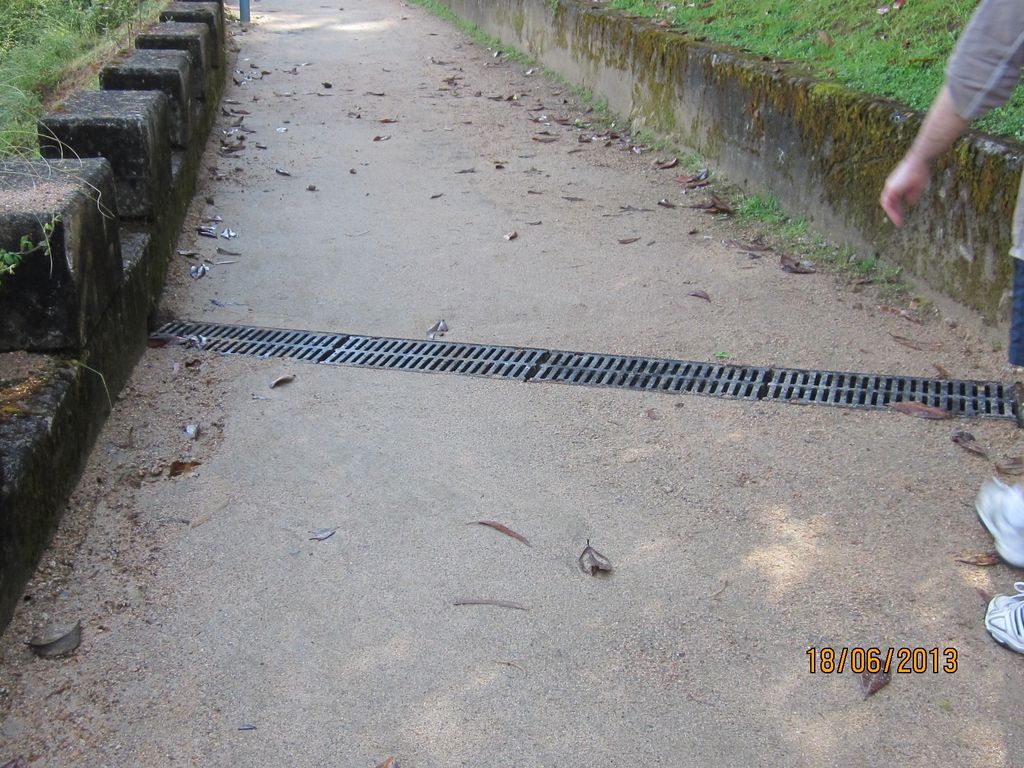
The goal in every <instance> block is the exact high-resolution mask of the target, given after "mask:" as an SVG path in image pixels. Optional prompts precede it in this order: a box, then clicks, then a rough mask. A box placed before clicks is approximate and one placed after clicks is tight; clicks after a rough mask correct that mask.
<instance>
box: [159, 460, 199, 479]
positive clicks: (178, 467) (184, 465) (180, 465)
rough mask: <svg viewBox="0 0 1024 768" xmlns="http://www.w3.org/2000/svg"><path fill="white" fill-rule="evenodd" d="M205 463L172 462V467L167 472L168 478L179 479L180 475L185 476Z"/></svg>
mask: <svg viewBox="0 0 1024 768" xmlns="http://www.w3.org/2000/svg"><path fill="white" fill-rule="evenodd" d="M202 463H203V462H201V461H172V462H171V467H170V469H169V470H168V471H167V476H168V477H177V476H178V475H181V474H184V473H185V472H188V471H190V470H193V469H195V468H196V467H198V466H200V465H201V464H202Z"/></svg>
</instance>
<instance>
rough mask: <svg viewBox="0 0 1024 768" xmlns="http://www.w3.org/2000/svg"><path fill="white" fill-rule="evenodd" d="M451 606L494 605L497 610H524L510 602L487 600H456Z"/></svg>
mask: <svg viewBox="0 0 1024 768" xmlns="http://www.w3.org/2000/svg"><path fill="white" fill-rule="evenodd" d="M452 605H496V606H498V607H499V608H511V609H512V610H515V611H525V610H526V608H525V607H524V606H522V605H520V604H519V603H514V602H512V601H511V600H490V599H487V598H467V599H465V600H456V601H455V602H454V603H452Z"/></svg>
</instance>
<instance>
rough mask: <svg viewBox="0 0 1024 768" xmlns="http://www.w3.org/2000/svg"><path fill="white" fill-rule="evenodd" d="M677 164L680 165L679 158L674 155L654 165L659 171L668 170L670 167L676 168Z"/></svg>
mask: <svg viewBox="0 0 1024 768" xmlns="http://www.w3.org/2000/svg"><path fill="white" fill-rule="evenodd" d="M677 165H679V158H678V157H673V158H671V159H669V160H665V161H664V162H656V163H655V164H654V167H655V168H657V169H658V170H659V171H667V170H668V169H669V168H675V167H676V166H677Z"/></svg>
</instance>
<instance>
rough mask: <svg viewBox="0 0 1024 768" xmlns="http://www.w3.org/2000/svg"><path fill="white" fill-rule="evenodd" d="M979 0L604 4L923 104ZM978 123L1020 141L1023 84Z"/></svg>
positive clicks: (1023, 136) (625, 0)
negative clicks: (882, 11)
mask: <svg viewBox="0 0 1024 768" xmlns="http://www.w3.org/2000/svg"><path fill="white" fill-rule="evenodd" d="M977 4H978V3H977V0H909V1H908V2H907V3H906V5H904V7H903V8H901V9H899V10H890V11H889V12H888V13H886V14H884V15H882V14H879V13H878V9H879V8H880V7H882V6H891V2H890V0H816V1H815V2H810V1H809V0H714V2H713V3H684V2H677V3H674V4H669V3H665V2H662V1H661V0H611V2H610V3H609V6H610V7H612V8H618V9H620V10H623V11H626V12H628V13H632V14H635V15H639V16H646V17H652V18H654V17H656V18H659V19H667V20H668V21H669V22H671V23H672V24H673V25H674V26H675V28H676V29H677V30H679V31H682V32H685V33H688V34H691V35H693V36H694V37H696V38H697V39H707V40H711V41H714V42H719V43H726V44H729V45H734V46H736V47H738V48H742V49H745V50H749V51H751V52H752V53H755V54H757V55H759V56H770V57H772V58H773V59H777V60H783V61H794V62H799V63H802V64H805V65H806V66H807V67H808V68H809V69H810V70H811V72H813V73H814V74H815V75H816V76H818V77H821V78H825V79H829V80H834V81H836V82H838V83H842V84H843V85H846V86H848V87H850V88H855V89H857V90H861V91H865V92H867V93H872V94H876V95H879V96H887V97H890V98H893V99H896V100H898V101H900V102H903V103H905V104H907V105H908V106H910V107H913V108H914V109H918V110H924V109H927V108H928V106H929V105H930V104H931V102H932V99H934V98H935V94H937V93H938V91H939V88H940V86H941V85H942V82H943V79H944V76H945V66H946V60H947V59H948V58H949V55H950V53H951V52H952V50H953V46H954V44H955V43H956V39H957V36H958V35H959V34H960V32H961V31H962V30H963V28H964V26H965V25H966V23H967V20H968V19H969V18H970V16H971V13H973V11H974V9H975V7H976V6H977ZM976 127H977V128H979V129H980V130H983V131H988V132H991V133H996V134H1001V135H1004V136H1011V137H1013V138H1015V139H1017V140H1018V141H1024V89H1022V88H1018V89H1017V91H1016V92H1015V93H1014V95H1013V97H1012V99H1011V100H1010V102H1009V103H1008V104H1007V105H1006V106H1004V107H1001V108H999V109H997V110H994V111H993V112H991V113H990V114H989V115H987V116H986V117H985V118H983V119H982V120H980V121H978V122H977V124H976Z"/></svg>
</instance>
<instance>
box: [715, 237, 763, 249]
mask: <svg viewBox="0 0 1024 768" xmlns="http://www.w3.org/2000/svg"><path fill="white" fill-rule="evenodd" d="M722 244H723V245H727V246H729V247H730V248H736V249H738V250H741V251H749V252H753V253H760V252H761V251H770V250H771V249H772V247H771V246H770V245H768V243H766V242H765V241H764V240H763V239H762V238H760V237H755V238H754V239H753V240H751V241H750V242H749V243H745V242H743V241H742V240H734V239H732V238H729V239H728V240H723V241H722Z"/></svg>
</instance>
